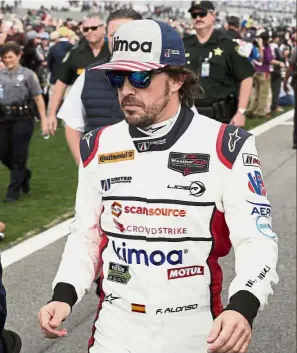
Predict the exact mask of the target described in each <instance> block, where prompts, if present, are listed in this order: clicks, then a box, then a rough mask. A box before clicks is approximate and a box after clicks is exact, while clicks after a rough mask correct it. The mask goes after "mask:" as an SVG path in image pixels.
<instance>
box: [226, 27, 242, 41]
mask: <svg viewBox="0 0 297 353" xmlns="http://www.w3.org/2000/svg"><path fill="white" fill-rule="evenodd" d="M226 34H227V36H228V37H230V38H232V39H242V38H241V35H240V34H239V33H238V32H237V31H235V29H232V28H231V29H228V30H227V31H226Z"/></svg>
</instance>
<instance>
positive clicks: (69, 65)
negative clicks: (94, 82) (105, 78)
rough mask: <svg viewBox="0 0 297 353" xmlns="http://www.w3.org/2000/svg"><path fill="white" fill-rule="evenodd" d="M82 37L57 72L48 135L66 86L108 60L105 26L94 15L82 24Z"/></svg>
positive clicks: (54, 127)
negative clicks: (99, 61)
mask: <svg viewBox="0 0 297 353" xmlns="http://www.w3.org/2000/svg"><path fill="white" fill-rule="evenodd" d="M82 33H83V37H84V38H82V40H81V41H80V43H79V45H78V46H76V47H75V48H73V49H72V50H71V51H69V52H68V54H66V56H65V58H64V60H63V62H62V64H61V66H60V68H59V69H58V72H57V81H56V83H55V86H54V89H53V94H52V97H51V102H50V107H49V117H48V118H49V129H50V130H49V133H50V134H51V135H54V134H55V132H56V129H57V117H56V114H57V111H58V109H59V107H60V105H61V102H62V99H63V96H64V94H65V91H66V88H67V86H70V85H72V84H73V83H74V81H75V80H76V79H77V77H78V76H79V75H80V74H81V73H83V72H84V70H85V68H86V67H87V66H89V65H91V64H92V63H94V62H96V61H98V60H107V59H108V58H109V55H110V54H109V49H108V44H107V43H106V42H105V40H104V33H105V25H104V23H103V21H102V19H101V18H100V16H99V15H98V14H96V13H91V14H89V15H88V16H87V18H86V19H85V20H84V22H83V23H82Z"/></svg>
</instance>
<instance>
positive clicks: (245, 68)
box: [184, 30, 254, 107]
mask: <svg viewBox="0 0 297 353" xmlns="http://www.w3.org/2000/svg"><path fill="white" fill-rule="evenodd" d="M184 45H185V51H186V58H187V63H186V65H187V67H188V68H190V69H191V70H193V71H194V72H196V73H198V74H199V76H200V85H201V87H202V88H203V91H204V98H202V99H199V100H198V101H197V102H195V104H196V106H198V107H199V106H201V107H206V106H210V105H211V104H212V103H214V102H217V101H219V100H222V99H226V98H227V97H228V96H229V95H230V94H231V93H233V94H236V95H238V94H239V86H240V83H241V81H243V80H245V79H246V78H248V77H252V75H253V74H254V68H253V66H252V64H251V63H250V62H249V61H248V59H247V58H246V57H243V56H241V55H240V54H239V53H238V50H237V48H238V44H237V43H236V42H234V41H232V40H231V39H230V38H229V37H227V35H226V34H223V33H222V32H221V31H218V30H214V31H213V33H212V35H211V37H210V38H209V40H208V41H207V42H206V43H203V44H201V43H200V42H199V41H198V39H197V36H196V35H191V36H189V37H187V38H184ZM203 63H205V64H206V63H209V74H208V75H206V76H205V77H201V71H202V70H201V68H202V64H203Z"/></svg>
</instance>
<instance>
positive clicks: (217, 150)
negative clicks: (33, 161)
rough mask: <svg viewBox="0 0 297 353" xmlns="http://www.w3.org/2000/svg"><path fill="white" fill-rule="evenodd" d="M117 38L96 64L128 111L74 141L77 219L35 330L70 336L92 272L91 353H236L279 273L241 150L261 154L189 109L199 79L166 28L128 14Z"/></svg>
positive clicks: (231, 130)
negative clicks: (228, 262)
mask: <svg viewBox="0 0 297 353" xmlns="http://www.w3.org/2000/svg"><path fill="white" fill-rule="evenodd" d="M114 38H115V40H114V42H113V52H112V58H111V60H110V61H109V62H108V63H105V64H103V65H100V66H98V67H96V68H94V69H98V70H104V71H105V72H106V76H107V79H108V81H109V83H110V85H111V86H112V87H114V88H116V89H117V90H118V99H119V102H120V106H121V108H122V110H123V112H124V115H125V121H122V122H120V123H118V124H115V125H112V126H109V127H105V128H102V129H101V128H99V129H96V130H93V131H91V132H89V133H88V134H87V135H85V136H84V137H83V138H82V140H81V144H80V153H81V160H82V161H81V164H80V167H79V184H78V191H77V199H76V217H75V224H74V225H73V227H72V233H71V235H70V236H69V238H68V241H67V244H66V246H65V250H64V253H63V256H62V260H61V263H60V266H59V269H58V272H57V275H56V277H55V279H54V282H53V296H52V299H51V300H50V302H49V303H48V304H46V305H45V306H43V307H42V308H41V309H40V311H39V313H38V318H39V323H40V327H41V330H42V332H43V334H44V336H45V337H47V338H52V339H54V338H58V337H64V336H66V335H67V330H66V329H65V328H63V327H61V326H60V325H61V324H62V322H63V321H64V320H65V319H67V318H68V316H69V315H70V313H71V310H72V307H73V306H74V305H75V304H76V303H78V302H80V301H81V300H82V298H83V296H84V295H85V294H86V292H87V291H88V290H90V287H91V284H92V282H93V281H94V279H95V278H97V276H98V275H101V288H102V291H101V295H100V303H99V306H98V312H97V315H96V319H95V322H94V328H93V334H92V338H91V339H90V341H89V352H90V353H96V352H98V353H99V352H110V353H118V352H143V351H146V352H161V351H162V352H166V353H169V352H185V353H205V352H236V353H238V352H240V353H245V352H247V349H248V346H249V343H250V341H251V331H252V329H251V328H252V324H253V320H254V318H255V317H256V315H257V313H258V311H259V310H263V309H264V307H265V306H266V303H267V300H268V297H269V295H270V294H272V292H273V290H272V284H274V283H277V282H278V275H277V273H276V265H277V259H278V255H277V251H278V246H277V236H276V234H275V233H273V231H272V228H271V223H270V219H268V218H266V217H262V218H261V217H260V219H259V218H258V217H259V216H258V215H255V214H253V213H252V212H251V210H252V208H251V207H250V204H249V203H248V202H247V201H248V200H253V202H257V203H265V204H268V202H269V201H268V200H267V198H266V193H267V192H266V189H265V187H264V181H263V177H262V173H261V168H260V167H259V165H260V162H259V163H255V165H253V166H251V165H250V164H248V163H245V162H244V161H245V159H244V158H243V157H244V156H245V154H248V155H255V156H257V150H256V147H255V139H254V137H253V136H252V135H251V134H250V133H248V132H247V131H245V130H244V129H240V128H238V127H236V126H233V125H226V124H222V123H219V122H217V121H215V120H213V119H209V118H207V117H205V116H202V115H199V114H198V113H197V111H196V109H195V110H193V109H191V107H193V103H194V101H195V99H196V97H197V92H198V89H197V88H198V85H199V81H198V78H197V76H196V75H195V73H194V72H192V71H191V70H189V69H186V68H185V65H186V60H187V58H186V55H185V49H184V46H183V42H182V39H181V37H180V35H179V34H178V32H177V31H176V30H175V29H173V28H172V27H171V26H170V25H168V24H166V23H164V22H159V21H155V20H149V19H146V20H135V21H130V22H128V23H125V24H123V25H121V26H120V27H119V28H118V30H117V31H116V32H115V34H114ZM168 49H170V50H171V51H170V52H169V51H168ZM169 53H170V55H169ZM188 152H190V153H188ZM201 152H203V153H201ZM256 158H258V157H256ZM148 171H149V172H148ZM193 175H199V182H197V183H195V186H194V187H193V190H192V192H184V190H183V188H180V187H179V185H180V184H181V183H182V184H185V185H187V181H188V182H190V180H192V179H193ZM254 176H255V179H256V178H257V180H259V183H261V188H259V190H257V192H253V191H252V190H251V189H250V188H248V187H247V184H248V180H249V179H250V180H251V181H253V184H254V182H255V180H254V179H253V178H254ZM182 180H183V181H182ZM254 185H255V184H254ZM262 186H263V187H262ZM190 189H191V187H190ZM196 200H197V201H196ZM198 200H199V202H198ZM149 215H151V216H149ZM153 215H154V216H153ZM257 220H258V221H257ZM257 222H258V223H259V224H261V225H263V228H261V229H265V231H262V232H260V231H259V225H258V226H257ZM131 224H133V225H131ZM264 225H265V226H264ZM243 228H244V230H245V231H244V232H243ZM197 229H198V230H199V231H198V232H197ZM148 240H149V241H148ZM173 240H174V241H173ZM231 244H233V246H234V248H235V261H236V266H235V267H236V269H237V271H236V276H235V278H234V280H233V281H232V284H231V285H230V289H229V301H228V304H227V306H226V308H225V310H223V305H222V299H221V290H222V271H221V269H220V265H219V263H218V257H221V256H226V255H227V254H228V253H229V251H230V249H231ZM263 249H265V251H263ZM251 258H252V259H253V261H251ZM194 264H195V266H194ZM196 264H199V266H198V265H197V266H196ZM185 269H187V271H186V270H185ZM264 271H265V272H264ZM268 271H269V273H268V274H267V272H268ZM262 272H263V273H265V274H266V275H265V276H264V275H263V276H261V280H256V278H257V276H258V274H261V273H262ZM214 273H216V274H217V275H216V276H214V275H213V274H214ZM182 278H183V281H184V282H183V285H181V282H180V280H181V279H182ZM177 308H181V309H177ZM183 308H184V309H183ZM169 312H171V313H172V312H175V314H174V315H168V314H169ZM115 318H116V320H115ZM144 347H145V348H144Z"/></svg>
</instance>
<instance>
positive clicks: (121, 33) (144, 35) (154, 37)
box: [93, 20, 186, 71]
mask: <svg viewBox="0 0 297 353" xmlns="http://www.w3.org/2000/svg"><path fill="white" fill-rule="evenodd" d="M185 63H186V56H185V48H184V45H183V41H182V38H181V36H180V35H179V33H178V32H177V31H176V30H175V29H174V28H173V27H171V26H170V25H168V24H167V23H164V22H160V21H155V20H135V21H131V22H128V23H125V24H123V25H122V26H120V27H119V28H118V30H117V31H116V32H115V34H114V37H113V51H112V57H111V59H110V61H109V62H108V63H106V64H103V65H99V66H96V67H94V68H93V69H94V70H96V69H98V70H121V71H151V70H156V69H160V68H163V67H165V66H173V65H176V66H185Z"/></svg>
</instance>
